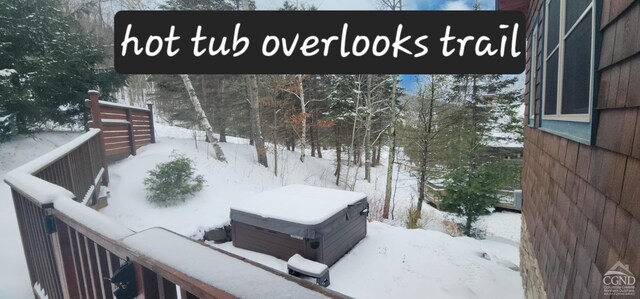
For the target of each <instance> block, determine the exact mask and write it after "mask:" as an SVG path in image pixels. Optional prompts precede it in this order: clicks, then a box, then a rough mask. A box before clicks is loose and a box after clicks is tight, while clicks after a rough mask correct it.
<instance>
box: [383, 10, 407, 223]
mask: <svg viewBox="0 0 640 299" xmlns="http://www.w3.org/2000/svg"><path fill="white" fill-rule="evenodd" d="M380 1H381V4H383V5H384V6H386V7H387V8H389V9H391V10H393V11H395V10H402V0H380ZM392 78H393V82H392V84H393V85H392V87H391V99H390V103H389V108H391V125H390V126H389V132H388V133H389V158H388V161H387V184H386V187H385V192H384V207H383V209H382V218H384V219H389V206H390V205H391V189H392V184H393V164H394V163H395V160H396V123H397V114H396V113H397V112H396V110H397V108H396V99H397V96H398V95H397V89H398V88H397V87H398V86H397V85H398V83H397V81H398V80H397V79H396V78H397V75H392Z"/></svg>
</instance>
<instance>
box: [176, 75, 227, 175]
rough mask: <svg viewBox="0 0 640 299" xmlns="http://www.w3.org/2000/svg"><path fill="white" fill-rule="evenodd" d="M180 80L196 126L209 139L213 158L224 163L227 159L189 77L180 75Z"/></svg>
mask: <svg viewBox="0 0 640 299" xmlns="http://www.w3.org/2000/svg"><path fill="white" fill-rule="evenodd" d="M180 78H182V82H183V83H184V87H185V89H186V90H187V93H188V94H189V99H190V100H191V103H192V104H193V108H194V109H195V112H196V117H197V118H198V119H197V120H198V125H199V126H200V129H202V130H204V131H205V134H207V138H208V139H209V143H211V146H212V147H213V152H214V155H215V158H216V159H218V161H221V162H225V163H226V162H227V159H226V158H225V157H224V152H222V148H221V147H220V144H219V143H218V139H217V138H215V137H213V128H212V127H211V123H210V122H209V119H208V118H207V115H206V114H205V113H204V110H203V109H202V106H201V105H200V101H199V100H198V96H197V95H196V90H195V89H194V88H193V84H191V79H189V75H180Z"/></svg>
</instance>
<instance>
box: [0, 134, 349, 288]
mask: <svg viewBox="0 0 640 299" xmlns="http://www.w3.org/2000/svg"><path fill="white" fill-rule="evenodd" d="M102 134H103V133H102V132H101V131H100V130H98V129H91V130H90V131H89V132H87V133H85V134H83V135H82V136H80V137H78V138H76V139H75V140H73V141H72V142H70V143H69V144H66V145H64V146H62V147H59V148H57V149H55V150H54V151H52V152H50V153H48V154H46V155H44V156H42V157H39V158H37V159H35V160H34V161H32V162H30V163H28V164H26V165H23V166H21V167H19V168H17V169H15V170H13V171H11V172H9V173H8V174H7V176H6V177H5V182H7V184H9V186H10V187H11V191H12V196H13V202H14V205H15V210H16V216H17V220H18V225H19V229H20V234H21V238H22V244H23V248H24V253H25V257H26V260H27V267H28V269H29V276H30V279H31V283H32V285H33V286H34V295H35V296H36V297H38V296H39V294H41V293H44V294H46V295H47V296H48V298H51V299H55V298H89V299H94V298H113V296H114V295H113V292H114V291H115V290H116V286H115V285H113V284H112V283H111V282H110V281H109V280H108V279H109V278H110V277H112V276H113V274H114V273H115V272H116V270H118V269H119V268H120V267H121V266H122V265H123V264H124V263H125V260H127V261H128V262H127V264H129V265H131V267H132V269H133V274H134V275H133V277H134V278H133V279H132V283H133V284H130V285H129V288H133V286H134V284H135V289H134V290H135V294H136V295H137V298H178V297H180V298H234V297H243V298H265V297H270V298H271V297H289V298H323V297H325V298H326V297H331V298H343V297H344V295H342V294H339V293H336V292H333V291H331V290H328V289H324V288H322V287H320V286H317V285H315V284H313V283H310V282H308V281H305V280H301V279H298V278H295V277H292V276H289V275H286V274H284V273H280V272H277V271H275V270H271V269H269V268H266V267H264V266H261V265H258V264H256V263H255V262H251V261H248V260H244V259H243V258H240V257H238V256H235V255H232V254H230V253H226V252H223V251H221V250H218V249H215V248H212V247H210V246H207V245H206V244H203V243H200V242H197V241H193V240H190V239H188V238H186V237H183V236H179V235H177V234H175V233H172V232H169V231H167V230H164V229H160V228H153V229H149V230H146V231H142V232H134V231H131V230H130V229H128V228H126V227H124V226H123V225H121V224H119V223H117V222H115V221H114V220H113V219H111V218H109V217H107V216H105V215H104V214H101V213H100V212H98V211H96V210H94V209H92V208H90V207H88V206H87V205H86V204H85V203H83V202H82V200H81V199H83V198H86V197H87V194H92V193H91V192H94V191H93V190H95V189H96V186H99V183H100V182H99V180H104V179H105V176H106V174H107V171H106V168H105V164H103V162H104V161H105V155H104V150H103V146H102V143H101V142H100V141H101V138H102ZM120 288H121V289H122V287H120ZM36 289H38V290H36Z"/></svg>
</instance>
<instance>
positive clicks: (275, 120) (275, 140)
mask: <svg viewBox="0 0 640 299" xmlns="http://www.w3.org/2000/svg"><path fill="white" fill-rule="evenodd" d="M277 125H278V109H275V108H274V109H273V174H274V175H275V176H278V127H277Z"/></svg>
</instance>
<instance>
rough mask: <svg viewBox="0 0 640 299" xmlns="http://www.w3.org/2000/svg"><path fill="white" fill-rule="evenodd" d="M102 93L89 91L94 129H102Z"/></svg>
mask: <svg viewBox="0 0 640 299" xmlns="http://www.w3.org/2000/svg"><path fill="white" fill-rule="evenodd" d="M99 97H100V92H98V91H97V90H89V108H90V109H91V123H92V126H91V127H92V128H98V129H102V118H101V117H100V98H99Z"/></svg>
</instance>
